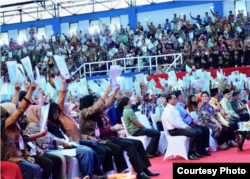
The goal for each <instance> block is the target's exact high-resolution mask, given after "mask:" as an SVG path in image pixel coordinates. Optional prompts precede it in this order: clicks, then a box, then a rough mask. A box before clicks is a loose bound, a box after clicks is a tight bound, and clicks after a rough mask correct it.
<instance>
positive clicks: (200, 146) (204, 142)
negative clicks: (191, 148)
mask: <svg viewBox="0 0 250 179" xmlns="http://www.w3.org/2000/svg"><path fill="white" fill-rule="evenodd" d="M191 127H192V129H194V130H197V131H198V132H199V133H201V140H200V141H197V142H199V143H197V144H196V150H197V151H198V152H202V151H205V150H206V148H208V147H209V136H210V132H209V128H208V127H205V126H200V125H192V126H191Z"/></svg>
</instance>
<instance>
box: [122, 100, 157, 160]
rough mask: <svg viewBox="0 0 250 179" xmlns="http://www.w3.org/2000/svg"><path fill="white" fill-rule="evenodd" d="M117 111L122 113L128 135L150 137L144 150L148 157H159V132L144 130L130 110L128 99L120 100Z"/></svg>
mask: <svg viewBox="0 0 250 179" xmlns="http://www.w3.org/2000/svg"><path fill="white" fill-rule="evenodd" d="M119 109H120V111H121V113H123V121H124V124H125V125H126V128H127V130H128V132H129V134H130V135H132V136H143V135H146V136H148V137H151V139H150V142H149V144H148V146H147V149H146V152H147V155H148V157H149V158H153V157H158V156H161V154H160V153H159V152H158V144H159V139H160V132H159V131H158V130H155V129H148V128H145V127H144V125H143V124H141V123H140V122H139V121H138V119H137V117H136V115H135V113H134V111H133V109H132V108H131V101H130V99H129V98H128V97H123V98H122V100H121V102H120V104H119Z"/></svg>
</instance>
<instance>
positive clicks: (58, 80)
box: [53, 76, 62, 90]
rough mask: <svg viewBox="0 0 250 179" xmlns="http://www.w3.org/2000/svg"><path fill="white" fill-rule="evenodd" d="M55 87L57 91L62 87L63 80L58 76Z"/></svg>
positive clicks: (55, 79)
mask: <svg viewBox="0 0 250 179" xmlns="http://www.w3.org/2000/svg"><path fill="white" fill-rule="evenodd" d="M53 82H54V84H55V86H56V89H57V90H60V88H61V86H62V80H61V77H60V76H56V77H55V78H54V80H53Z"/></svg>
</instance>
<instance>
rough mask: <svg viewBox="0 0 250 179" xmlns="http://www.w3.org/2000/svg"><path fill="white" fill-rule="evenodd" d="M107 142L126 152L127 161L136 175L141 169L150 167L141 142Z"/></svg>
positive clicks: (118, 139)
mask: <svg viewBox="0 0 250 179" xmlns="http://www.w3.org/2000/svg"><path fill="white" fill-rule="evenodd" d="M109 141H110V142H111V143H112V144H113V145H116V146H118V147H120V148H121V149H122V150H125V151H126V152H127V155H128V157H129V161H130V163H131V165H132V166H133V168H134V170H135V171H136V173H140V172H141V171H142V170H143V169H146V168H148V167H150V166H151V164H150V161H149V159H148V156H147V153H146V151H145V149H144V147H143V144H142V142H141V141H139V140H134V139H122V138H114V139H110V140H109Z"/></svg>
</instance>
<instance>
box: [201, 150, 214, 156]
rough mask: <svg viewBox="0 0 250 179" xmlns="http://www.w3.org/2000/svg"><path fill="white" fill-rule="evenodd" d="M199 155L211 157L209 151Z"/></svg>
mask: <svg viewBox="0 0 250 179" xmlns="http://www.w3.org/2000/svg"><path fill="white" fill-rule="evenodd" d="M199 154H201V155H203V156H211V154H210V153H209V152H208V151H203V152H199Z"/></svg>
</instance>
